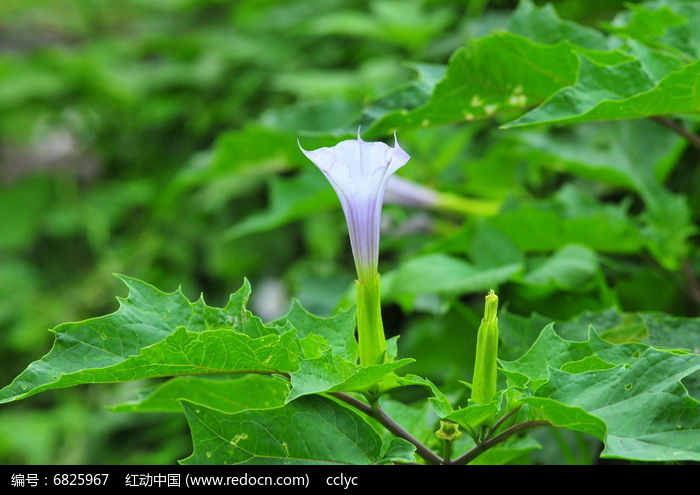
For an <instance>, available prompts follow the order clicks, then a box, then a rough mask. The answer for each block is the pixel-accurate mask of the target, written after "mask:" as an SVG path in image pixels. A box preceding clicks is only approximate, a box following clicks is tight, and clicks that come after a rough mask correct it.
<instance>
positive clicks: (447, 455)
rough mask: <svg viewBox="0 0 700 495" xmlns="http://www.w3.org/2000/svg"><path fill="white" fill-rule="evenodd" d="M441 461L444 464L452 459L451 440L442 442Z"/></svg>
mask: <svg viewBox="0 0 700 495" xmlns="http://www.w3.org/2000/svg"><path fill="white" fill-rule="evenodd" d="M442 459H443V463H445V464H447V463H448V462H450V460H451V459H452V440H443V441H442Z"/></svg>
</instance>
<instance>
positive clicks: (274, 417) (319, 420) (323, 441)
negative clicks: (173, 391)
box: [182, 396, 412, 464]
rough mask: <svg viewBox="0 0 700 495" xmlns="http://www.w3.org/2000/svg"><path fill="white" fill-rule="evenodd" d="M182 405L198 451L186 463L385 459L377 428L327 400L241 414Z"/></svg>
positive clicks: (308, 399)
mask: <svg viewBox="0 0 700 495" xmlns="http://www.w3.org/2000/svg"><path fill="white" fill-rule="evenodd" d="M182 407H183V409H184V411H185V415H186V416H187V421H188V422H189V424H190V430H191V432H192V441H193V444H194V452H193V453H192V455H191V456H190V457H188V458H187V459H185V460H183V461H182V463H183V464H377V463H379V462H381V461H382V441H381V439H380V437H379V434H378V433H377V432H376V431H375V430H374V428H372V426H370V425H369V424H368V423H367V422H366V421H365V420H364V419H362V418H361V417H360V416H359V415H358V414H356V413H355V412H353V411H351V410H350V409H348V408H346V407H344V406H341V405H339V404H338V403H336V402H334V401H332V400H330V399H326V398H323V397H319V396H311V397H302V398H300V399H298V400H295V401H294V402H291V403H289V404H287V405H286V406H284V407H281V408H278V409H269V410H263V411H245V412H240V413H237V414H225V413H222V412H220V411H215V410H212V409H207V408H205V407H202V406H199V405H197V404H192V403H189V402H184V401H183V402H182ZM406 460H408V459H406ZM410 460H412V458H411V459H410Z"/></svg>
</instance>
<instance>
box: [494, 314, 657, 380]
mask: <svg viewBox="0 0 700 495" xmlns="http://www.w3.org/2000/svg"><path fill="white" fill-rule="evenodd" d="M645 348H646V346H645V345H643V344H633V343H630V344H621V345H611V344H609V343H607V342H605V341H604V340H602V339H601V338H600V337H598V335H597V334H596V333H595V332H593V331H591V332H590V334H589V340H588V341H585V342H575V341H569V340H564V339H563V338H561V337H560V336H559V335H558V334H557V333H556V332H555V331H554V324H551V323H550V324H549V325H547V326H546V327H544V328H543V329H542V332H541V333H540V335H539V337H538V338H537V340H536V341H535V343H534V344H532V346H531V347H530V349H528V351H527V352H526V353H525V354H524V355H523V356H521V357H520V358H518V359H517V360H515V361H500V363H501V366H502V368H503V370H504V371H506V372H507V374H515V375H520V376H521V377H525V378H526V380H525V381H526V382H527V383H529V388H530V390H532V391H536V390H537V389H538V388H539V387H540V386H542V385H543V384H544V383H546V382H547V379H548V377H549V372H550V369H557V370H558V369H561V367H562V366H563V365H565V364H567V363H570V362H572V361H581V360H583V359H584V358H587V357H590V356H593V355H597V356H598V358H599V359H600V360H602V361H604V362H607V363H610V364H612V365H617V364H630V363H632V362H633V361H634V359H635V357H634V356H635V355H636V354H639V353H640V352H642V351H643V350H644V349H645ZM589 364H590V365H591V366H593V369H596V368H597V367H598V366H599V363H598V362H597V361H592V362H589ZM515 375H509V376H512V378H513V379H515V380H516V381H518V384H520V383H522V382H521V381H520V380H519V379H518V378H517V377H516V376H515Z"/></svg>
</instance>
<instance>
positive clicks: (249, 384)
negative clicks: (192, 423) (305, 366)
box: [109, 375, 289, 414]
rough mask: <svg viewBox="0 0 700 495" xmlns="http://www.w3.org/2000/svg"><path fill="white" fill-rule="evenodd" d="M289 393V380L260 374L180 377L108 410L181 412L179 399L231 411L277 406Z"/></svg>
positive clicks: (282, 402)
mask: <svg viewBox="0 0 700 495" xmlns="http://www.w3.org/2000/svg"><path fill="white" fill-rule="evenodd" d="M287 395H289V383H288V382H286V381H284V380H279V379H276V378H272V377H267V376H262V375H246V376H243V377H239V378H235V379H212V378H205V377H199V376H181V377H177V378H173V379H171V380H168V381H167V382H165V383H163V384H161V385H158V386H157V387H155V388H154V389H152V390H150V391H148V392H147V393H146V394H145V395H143V396H142V397H141V398H139V399H138V400H136V401H131V402H125V403H123V404H118V405H116V406H111V407H110V408H109V409H111V410H112V411H116V412H177V413H179V412H182V407H180V403H179V402H178V401H179V400H180V399H183V400H186V401H187V402H191V403H194V404H199V405H202V406H204V407H207V408H209V409H216V410H218V411H221V412H225V413H229V414H233V413H236V412H239V411H244V410H247V409H270V408H275V407H281V406H283V405H284V403H285V399H286V398H287Z"/></svg>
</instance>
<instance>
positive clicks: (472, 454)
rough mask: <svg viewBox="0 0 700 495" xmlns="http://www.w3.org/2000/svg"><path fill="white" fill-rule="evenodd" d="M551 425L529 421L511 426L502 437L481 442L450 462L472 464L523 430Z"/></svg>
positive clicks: (453, 463) (545, 422)
mask: <svg viewBox="0 0 700 495" xmlns="http://www.w3.org/2000/svg"><path fill="white" fill-rule="evenodd" d="M548 425H549V423H548V422H547V421H528V422H526V423H520V424H517V425H514V426H511V427H510V428H508V429H507V430H505V431H504V432H503V433H501V434H500V435H497V436H495V437H493V438H491V439H489V440H486V441H485V442H481V443H479V444H477V446H476V447H474V448H473V449H471V450H470V451H469V452H467V453H466V454H464V455H463V456H461V457H458V458H457V459H455V460H454V461H452V462H450V464H452V465H456V464H469V463H470V462H472V461H473V460H474V459H476V458H477V457H478V456H480V455H481V454H483V453H484V452H486V451H487V450H488V449H490V448H491V447H494V446H495V445H498V444H499V443H501V442H505V441H506V440H508V439H509V438H510V437H512V436H513V435H515V434H516V433H520V432H521V431H523V430H526V429H528V428H533V427H535V426H548Z"/></svg>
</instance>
